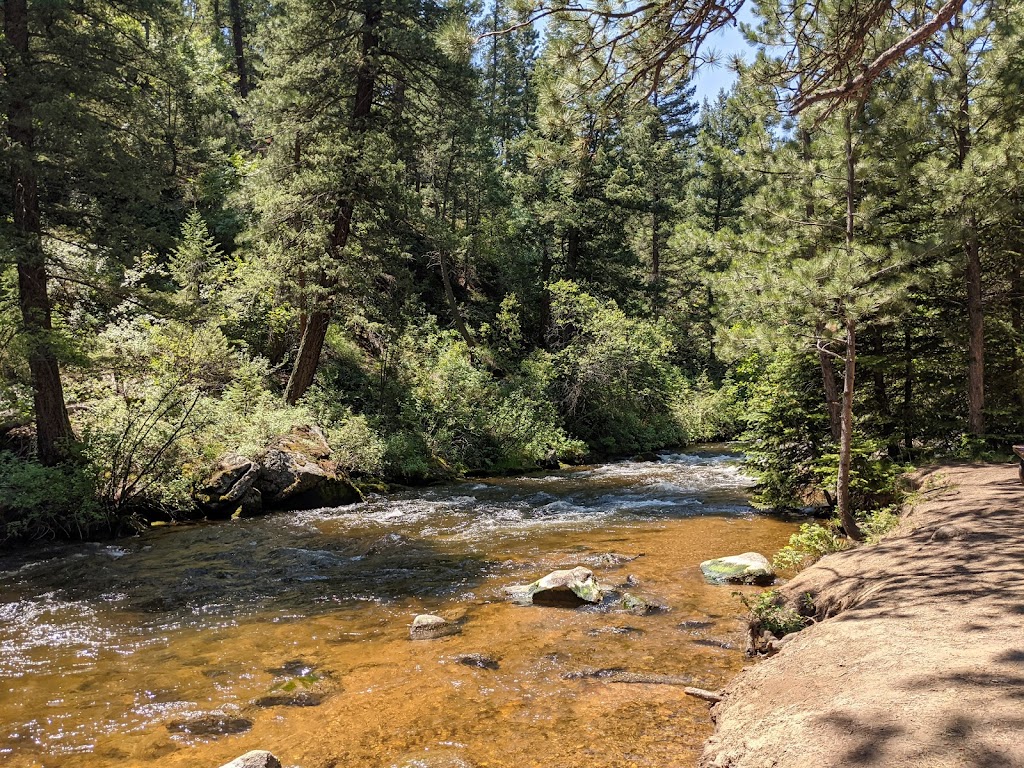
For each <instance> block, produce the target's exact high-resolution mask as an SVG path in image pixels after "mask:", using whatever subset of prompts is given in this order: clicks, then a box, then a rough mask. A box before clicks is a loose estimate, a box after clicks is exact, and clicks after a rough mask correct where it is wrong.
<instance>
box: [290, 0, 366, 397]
mask: <svg viewBox="0 0 1024 768" xmlns="http://www.w3.org/2000/svg"><path fill="white" fill-rule="evenodd" d="M380 18H381V9H380V7H379V5H378V4H377V3H376V2H373V0H366V3H365V5H364V13H363V31H362V35H361V36H360V64H359V70H358V73H357V75H356V94H355V100H354V102H353V107H352V133H353V134H354V135H356V136H359V135H360V134H365V133H366V131H367V128H368V126H367V118H368V117H369V116H370V111H371V109H372V107H373V93H374V88H375V87H376V83H377V71H376V67H375V63H374V53H375V51H376V49H377V25H378V24H379V23H380ZM355 208H356V206H355V200H353V199H352V198H343V199H341V200H339V201H338V205H337V208H336V209H335V213H334V225H333V227H332V230H331V235H330V237H329V238H328V243H327V252H328V256H329V257H330V258H331V259H333V260H336V261H338V260H340V259H341V258H342V257H343V256H344V251H345V246H346V245H348V239H349V236H350V235H351V234H352V224H353V219H354V216H355ZM322 282H324V281H322ZM324 287H325V288H331V287H333V286H331V285H327V284H326V283H325V284H324ZM330 322H331V314H330V313H329V312H328V311H327V310H326V309H323V308H321V309H318V310H315V311H313V312H311V313H310V314H309V318H308V320H307V322H306V327H305V330H304V331H303V333H302V339H301V341H300V342H299V351H298V353H297V354H296V356H295V367H294V368H292V373H291V376H290V377H289V378H288V386H287V388H286V389H285V401H286V402H287V403H289V404H290V405H294V404H295V403H297V402H298V401H299V399H300V398H301V397H302V396H303V395H304V394H306V390H307V389H309V386H310V385H311V384H312V383H313V377H314V376H315V375H316V369H317V367H318V366H319V365H320V353H321V352H323V348H324V339H326V338H327V326H328V325H330Z"/></svg>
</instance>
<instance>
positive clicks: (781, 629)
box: [734, 589, 810, 637]
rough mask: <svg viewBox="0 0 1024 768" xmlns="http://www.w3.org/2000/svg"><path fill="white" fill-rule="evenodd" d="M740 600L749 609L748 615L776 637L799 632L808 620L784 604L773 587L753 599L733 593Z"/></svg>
mask: <svg viewBox="0 0 1024 768" xmlns="http://www.w3.org/2000/svg"><path fill="white" fill-rule="evenodd" d="M734 594H735V595H737V596H738V597H739V599H740V602H742V603H743V605H744V606H746V608H747V610H749V611H750V616H751V618H752V620H753V621H754V622H756V623H757V625H758V626H760V628H761V629H767V630H768V631H769V632H771V633H772V634H773V635H775V636H776V637H783V636H785V635H789V634H792V633H793V632H799V631H800V630H801V629H803V628H804V627H806V626H807V625H808V624H809V623H810V620H809V619H808V618H807V617H805V616H802V615H800V613H798V612H797V611H795V610H793V609H792V608H791V607H789V606H788V605H786V603H785V601H784V600H783V599H782V595H781V594H780V593H779V592H778V591H777V590H774V589H769V590H767V591H765V592H762V593H760V594H759V595H757V596H756V597H754V598H753V599H751V598H749V597H747V596H746V595H744V594H742V593H740V592H736V593H734Z"/></svg>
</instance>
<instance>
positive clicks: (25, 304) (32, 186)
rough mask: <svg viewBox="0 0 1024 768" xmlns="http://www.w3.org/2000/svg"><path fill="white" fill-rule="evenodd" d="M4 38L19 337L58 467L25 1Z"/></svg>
mask: <svg viewBox="0 0 1024 768" xmlns="http://www.w3.org/2000/svg"><path fill="white" fill-rule="evenodd" d="M4 35H5V36H6V38H7V44H8V50H9V55H8V57H6V61H4V69H5V76H6V78H5V79H6V81H7V86H8V94H9V101H8V104H7V136H8V139H9V140H10V142H11V145H12V151H11V152H10V156H11V158H10V161H9V162H10V168H11V185H12V187H13V194H12V199H13V203H14V211H13V214H14V215H13V219H14V232H15V237H16V238H17V243H16V246H15V262H16V264H17V272H18V296H19V306H20V309H21V319H22V324H23V333H24V335H25V337H26V341H27V347H28V365H29V371H30V373H31V375H32V399H33V403H34V406H35V416H36V445H37V450H38V453H39V460H40V461H41V462H42V463H43V464H47V465H52V464H56V463H58V462H59V461H60V460H61V459H62V458H64V457H65V456H66V454H67V450H68V448H69V447H70V445H71V444H72V443H73V442H74V440H75V435H74V432H73V431H72V429H71V420H70V419H69V418H68V411H67V407H66V406H65V404H64V387H63V384H62V382H61V375H60V366H59V364H58V362H57V354H56V350H55V349H54V345H53V340H52V330H53V326H52V321H51V313H50V297H49V293H48V291H47V280H48V278H47V274H46V258H45V255H44V253H43V248H42V225H41V221H40V213H39V194H38V188H37V181H36V168H35V161H34V158H33V149H34V144H35V129H34V127H33V124H32V102H31V94H32V85H31V83H30V82H29V80H30V74H31V71H32V70H31V67H32V64H31V62H30V57H29V35H28V6H27V0H8V2H7V3H6V4H5V6H4Z"/></svg>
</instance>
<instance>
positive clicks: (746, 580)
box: [700, 552, 775, 587]
mask: <svg viewBox="0 0 1024 768" xmlns="http://www.w3.org/2000/svg"><path fill="white" fill-rule="evenodd" d="M700 570H701V573H703V574H704V578H705V579H706V580H707V581H708V582H710V583H711V584H756V585H758V586H761V587H767V586H769V585H770V584H772V583H773V582H774V581H775V571H774V570H772V565H771V563H769V562H768V558H766V557H765V556H764V555H762V554H759V553H757V552H744V553H743V554H742V555H732V556H731V557H719V558H716V559H714V560H705V561H704V562H703V563H701V564H700Z"/></svg>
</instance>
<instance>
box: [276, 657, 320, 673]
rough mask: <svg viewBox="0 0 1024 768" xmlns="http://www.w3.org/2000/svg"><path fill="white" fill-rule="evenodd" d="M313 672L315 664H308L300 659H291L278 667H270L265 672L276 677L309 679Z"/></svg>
mask: <svg viewBox="0 0 1024 768" xmlns="http://www.w3.org/2000/svg"><path fill="white" fill-rule="evenodd" d="M315 671H316V664H310V663H309V662H308V661H302V660H301V659H292V660H291V661H286V662H285V663H284V664H282V665H281V666H279V667H271V668H270V669H268V670H267V672H269V673H270V674H272V675H275V676H277V677H309V676H310V675H312V674H313V672H315Z"/></svg>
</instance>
